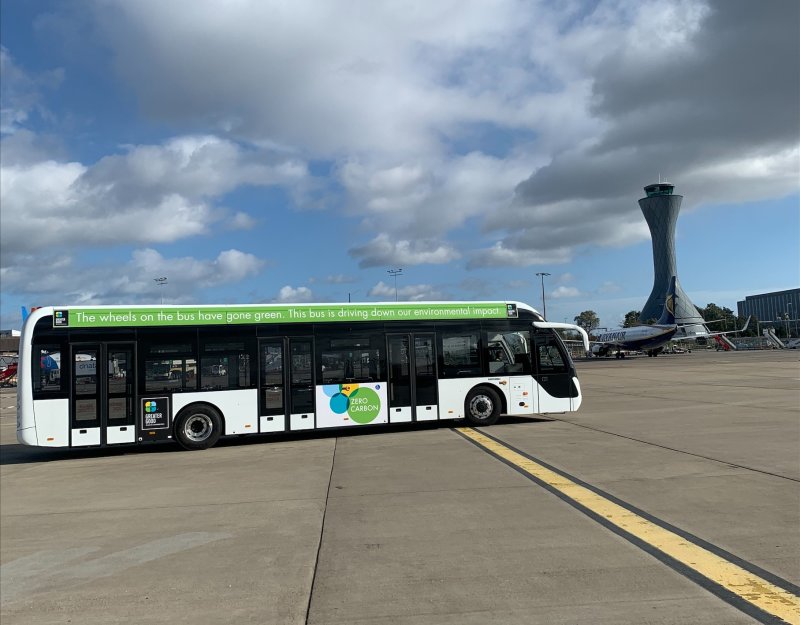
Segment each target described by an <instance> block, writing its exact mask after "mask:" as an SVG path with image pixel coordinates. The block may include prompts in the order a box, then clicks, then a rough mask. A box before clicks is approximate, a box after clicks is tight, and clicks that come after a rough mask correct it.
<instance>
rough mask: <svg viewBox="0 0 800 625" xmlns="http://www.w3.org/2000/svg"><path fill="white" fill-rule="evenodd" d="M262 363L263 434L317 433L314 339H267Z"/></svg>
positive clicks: (261, 345)
mask: <svg viewBox="0 0 800 625" xmlns="http://www.w3.org/2000/svg"><path fill="white" fill-rule="evenodd" d="M287 356H288V357H287ZM259 359H260V365H261V373H260V380H259V382H260V384H259V395H260V397H259V407H260V419H259V432H283V431H285V430H287V429H288V430H311V429H313V428H314V385H313V366H314V358H313V342H312V339H311V338H307V337H292V338H288V339H284V338H279V339H263V340H261V342H260V343H259Z"/></svg>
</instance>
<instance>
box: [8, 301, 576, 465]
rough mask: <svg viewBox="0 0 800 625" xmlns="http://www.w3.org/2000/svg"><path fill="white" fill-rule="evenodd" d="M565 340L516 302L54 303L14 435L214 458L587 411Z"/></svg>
mask: <svg viewBox="0 0 800 625" xmlns="http://www.w3.org/2000/svg"><path fill="white" fill-rule="evenodd" d="M556 329H569V330H574V331H577V332H579V333H580V334H581V335H582V339H583V343H584V346H585V347H586V349H588V346H589V344H588V336H587V335H586V332H585V331H584V330H583V329H582V328H580V327H578V326H574V325H571V324H563V323H549V322H546V321H545V320H544V319H543V318H542V316H541V315H540V314H539V313H538V312H536V311H535V310H534V309H533V308H531V307H530V306H528V305H526V304H523V303H519V302H429V303H374V304H364V303H359V304H349V303H348V304H294V305H285V304H284V305H281V304H265V305H230V306H224V305H222V306H159V307H152V306H90V307H77V306H65V307H43V308H39V309H37V310H35V311H34V312H33V313H31V314H30V316H29V317H28V318H27V320H26V322H25V325H24V327H23V330H22V334H21V337H20V358H19V374H18V387H17V390H18V392H17V439H18V440H19V442H20V443H22V444H25V445H38V446H45V447H106V446H109V447H110V446H117V445H148V444H152V443H158V442H163V441H173V442H177V443H179V444H180V445H181V446H183V447H184V448H186V449H206V448H208V447H211V446H212V445H214V444H215V443H216V442H217V441H218V439H219V438H220V437H221V436H241V435H255V434H267V433H280V432H295V431H303V430H314V429H329V428H349V427H359V426H366V425H378V424H392V423H403V422H415V421H436V420H464V421H466V422H467V423H469V424H472V425H476V426H484V425H491V424H493V423H494V422H495V421H496V420H497V418H498V416H499V415H500V414H507V415H529V414H543V413H554V412H558V413H563V412H571V411H575V410H578V408H579V407H580V405H581V400H582V396H581V388H580V384H579V382H578V378H577V376H576V373H575V366H574V364H573V362H572V359H571V358H570V356H569V353H568V352H567V350H566V349H565V346H564V343H563V342H562V340H561V338H560V337H559V335H558V333H557V332H556V331H555V330H556Z"/></svg>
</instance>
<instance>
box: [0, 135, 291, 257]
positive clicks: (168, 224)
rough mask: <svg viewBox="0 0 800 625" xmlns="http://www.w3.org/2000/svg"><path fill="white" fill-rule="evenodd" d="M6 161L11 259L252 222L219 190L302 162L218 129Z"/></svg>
mask: <svg viewBox="0 0 800 625" xmlns="http://www.w3.org/2000/svg"><path fill="white" fill-rule="evenodd" d="M3 147H4V151H3V155H4V159H3V164H2V165H0V202H1V203H2V205H3V211H2V213H1V214H0V221H1V222H2V223H1V226H2V227H1V228H0V242H2V253H3V262H2V264H3V265H4V266H8V265H9V264H14V262H16V261H15V260H14V259H15V258H17V257H19V256H21V255H26V254H31V253H33V252H36V251H41V250H42V249H49V250H53V249H59V250H67V251H69V250H79V249H84V248H87V247H96V246H118V245H126V244H133V245H137V244H147V245H153V244H158V243H170V242H174V241H177V240H180V239H185V238H189V237H193V236H197V235H202V234H206V233H208V232H209V231H210V226H211V225H212V224H214V223H216V222H220V221H227V222H228V225H229V226H230V227H234V228H246V227H251V226H252V224H253V219H252V218H251V217H250V216H248V215H246V214H245V213H242V212H238V213H236V214H234V215H233V216H229V215H228V212H227V211H225V210H224V209H221V208H217V207H216V206H215V203H214V202H215V200H216V198H218V197H220V196H221V195H223V194H225V193H226V192H228V191H231V190H233V189H235V188H236V187H238V186H240V185H244V184H250V185H263V186H269V185H281V184H292V183H293V182H297V181H299V180H301V179H303V178H304V177H305V176H306V175H307V170H306V167H305V165H304V164H303V163H301V162H299V161H295V160H288V161H287V160H280V158H277V157H275V155H271V154H264V153H260V152H257V151H254V150H249V149H247V148H245V147H243V146H240V145H238V144H236V143H234V142H231V141H229V140H225V139H220V138H218V137H213V136H182V137H175V138H172V139H170V140H168V141H166V142H164V143H163V144H161V145H141V146H132V147H129V148H128V149H127V151H126V152H125V153H124V154H119V155H111V156H106V157H104V158H102V159H100V160H99V161H98V162H97V163H95V164H93V165H90V166H87V165H84V164H82V163H79V162H61V161H55V160H45V161H38V162H23V163H19V164H16V163H17V161H15V159H14V154H13V150H12V153H11V154H10V155H9V164H6V160H5V156H6V153H7V150H6V149H5V148H6V146H5V144H4V146H3Z"/></svg>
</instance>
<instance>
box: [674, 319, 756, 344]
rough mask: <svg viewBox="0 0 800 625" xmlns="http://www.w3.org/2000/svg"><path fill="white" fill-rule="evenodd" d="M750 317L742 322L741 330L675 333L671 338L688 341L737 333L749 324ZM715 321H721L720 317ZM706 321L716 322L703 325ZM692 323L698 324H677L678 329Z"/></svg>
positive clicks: (689, 324)
mask: <svg viewBox="0 0 800 625" xmlns="http://www.w3.org/2000/svg"><path fill="white" fill-rule="evenodd" d="M750 319H751V317H748V318H747V321H745V322H744V325H743V326H742V329H741V330H728V331H727V332H704V333H703V334H693V335H692V336H678V335H677V334H676V336H674V337H673V338H672V340H673V341H686V340H689V341H690V340H692V339H710V338H712V337H715V336H725V335H726V334H739V333H740V332H744V331H745V330H747V326H749V325H750ZM717 321H722V319H718V320H717ZM708 323H716V322H715V321H706V322H705V323H704V324H703V325H706V324H708ZM693 325H698V324H695V323H683V324H678V330H680V328H682V327H687V326H693Z"/></svg>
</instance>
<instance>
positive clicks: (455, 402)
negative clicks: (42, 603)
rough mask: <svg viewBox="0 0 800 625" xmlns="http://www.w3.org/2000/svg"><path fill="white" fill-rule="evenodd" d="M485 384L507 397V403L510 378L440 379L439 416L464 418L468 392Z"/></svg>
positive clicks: (508, 401) (508, 400)
mask: <svg viewBox="0 0 800 625" xmlns="http://www.w3.org/2000/svg"><path fill="white" fill-rule="evenodd" d="M480 384H483V385H485V386H489V387H491V388H493V389H494V390H495V391H497V393H498V394H499V395H502V396H503V397H504V398H505V401H506V405H509V404H510V399H509V395H508V393H509V378H505V377H504V378H492V379H491V380H489V379H488V378H459V379H455V380H439V418H440V419H463V418H464V401H465V400H466V399H467V393H469V392H470V390H472V389H473V388H475V387H476V386H478V385H480Z"/></svg>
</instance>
